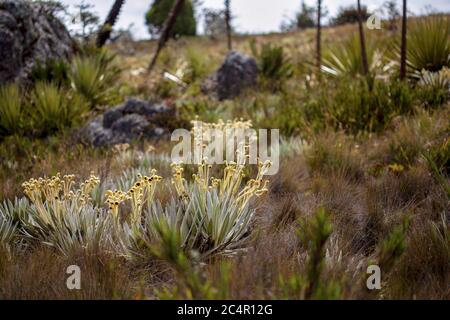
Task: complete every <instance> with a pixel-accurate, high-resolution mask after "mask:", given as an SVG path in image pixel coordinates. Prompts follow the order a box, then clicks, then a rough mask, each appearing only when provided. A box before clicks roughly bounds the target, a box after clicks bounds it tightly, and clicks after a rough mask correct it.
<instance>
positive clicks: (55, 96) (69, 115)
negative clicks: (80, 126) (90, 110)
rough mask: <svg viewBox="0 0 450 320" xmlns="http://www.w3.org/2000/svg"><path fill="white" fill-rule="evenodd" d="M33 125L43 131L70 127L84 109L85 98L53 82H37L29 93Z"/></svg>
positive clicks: (48, 131)
mask: <svg viewBox="0 0 450 320" xmlns="http://www.w3.org/2000/svg"><path fill="white" fill-rule="evenodd" d="M31 101H32V105H33V108H34V109H33V113H32V117H33V120H34V124H35V127H36V128H38V129H39V130H40V131H42V132H44V133H52V132H54V131H56V130H59V129H62V128H65V127H70V126H71V125H72V124H73V123H75V122H76V121H77V119H79V117H80V115H82V114H83V113H84V112H85V111H87V108H86V107H87V104H86V102H85V100H84V99H83V98H82V97H80V96H79V95H77V94H75V93H73V92H67V91H65V90H64V89H62V88H59V87H58V86H57V85H55V84H53V83H46V82H38V83H36V85H35V88H34V90H33V91H32V93H31Z"/></svg>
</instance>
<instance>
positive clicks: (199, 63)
mask: <svg viewBox="0 0 450 320" xmlns="http://www.w3.org/2000/svg"><path fill="white" fill-rule="evenodd" d="M185 58H186V64H187V68H186V72H185V73H184V75H183V81H184V82H186V83H192V82H194V81H196V80H198V79H202V78H203V77H205V76H207V75H208V74H210V73H211V72H212V68H211V61H210V59H209V57H208V56H207V55H205V54H204V52H202V51H201V50H200V49H199V48H194V47H190V48H188V49H187V52H186V56H185Z"/></svg>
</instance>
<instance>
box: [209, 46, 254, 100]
mask: <svg viewBox="0 0 450 320" xmlns="http://www.w3.org/2000/svg"><path fill="white" fill-rule="evenodd" d="M257 79H258V66H257V64H256V61H255V59H253V58H251V57H249V56H246V55H244V54H241V53H239V52H236V51H231V52H230V53H228V55H227V57H226V58H225V61H224V63H223V64H222V66H221V67H220V68H219V69H218V70H217V71H216V72H215V73H213V74H212V75H211V76H210V77H209V78H208V79H207V80H206V81H205V82H204V83H203V84H202V90H203V92H205V93H207V94H213V95H215V96H216V97H217V98H218V99H219V100H225V99H231V98H234V97H236V96H238V95H240V94H241V93H242V92H243V91H244V90H245V89H248V88H251V87H253V86H255V85H256V83H257Z"/></svg>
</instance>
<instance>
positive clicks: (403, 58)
mask: <svg viewBox="0 0 450 320" xmlns="http://www.w3.org/2000/svg"><path fill="white" fill-rule="evenodd" d="M407 21H408V18H407V7H406V0H403V19H402V44H401V53H400V79H402V80H403V79H405V77H406V32H407V30H406V28H407Z"/></svg>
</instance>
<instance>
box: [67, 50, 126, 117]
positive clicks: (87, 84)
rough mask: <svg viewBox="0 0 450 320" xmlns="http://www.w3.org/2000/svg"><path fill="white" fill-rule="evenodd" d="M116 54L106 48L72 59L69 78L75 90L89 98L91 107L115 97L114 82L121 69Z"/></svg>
mask: <svg viewBox="0 0 450 320" xmlns="http://www.w3.org/2000/svg"><path fill="white" fill-rule="evenodd" d="M114 59H115V56H114V55H112V54H110V53H109V52H108V51H106V49H100V50H99V51H98V52H97V51H95V52H92V53H89V54H85V55H80V56H78V57H76V58H75V59H74V60H73V61H72V66H71V69H70V72H69V78H70V82H71V86H72V88H73V89H74V90H75V92H77V93H79V94H81V95H82V96H83V97H85V98H86V99H87V101H88V102H89V103H90V105H91V107H92V108H93V107H95V106H97V105H101V104H106V103H108V102H110V101H111V100H113V99H114V97H115V86H114V82H115V80H116V78H117V76H118V73H119V69H118V68H117V67H116V66H115V65H114Z"/></svg>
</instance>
